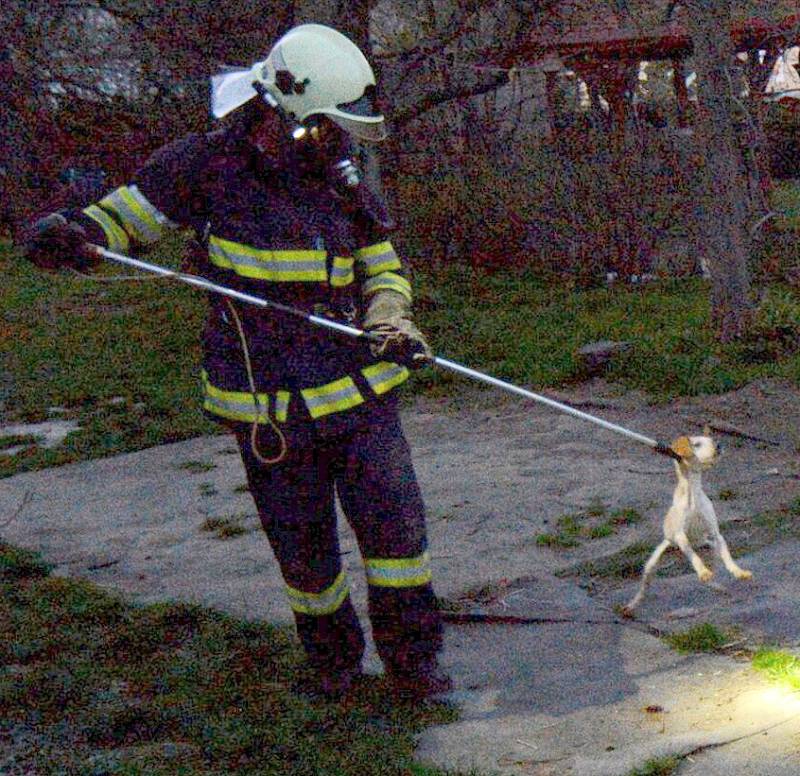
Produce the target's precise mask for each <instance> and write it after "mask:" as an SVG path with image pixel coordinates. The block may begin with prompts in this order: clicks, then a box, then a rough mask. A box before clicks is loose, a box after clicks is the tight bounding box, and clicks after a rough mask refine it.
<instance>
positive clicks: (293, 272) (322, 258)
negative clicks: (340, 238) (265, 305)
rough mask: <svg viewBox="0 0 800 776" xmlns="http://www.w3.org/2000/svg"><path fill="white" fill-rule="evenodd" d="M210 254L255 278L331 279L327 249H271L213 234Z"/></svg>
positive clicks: (217, 262) (214, 260) (223, 264)
mask: <svg viewBox="0 0 800 776" xmlns="http://www.w3.org/2000/svg"><path fill="white" fill-rule="evenodd" d="M208 256H209V259H210V260H211V263H212V264H215V265H216V266H218V267H222V268H223V269H232V270H233V271H234V272H236V273H237V274H238V275H242V276H243V277H248V278H254V279H256V280H268V281H271V282H287V281H288V282H292V281H294V282H298V281H299V282H317V283H324V282H326V281H327V280H328V270H327V266H326V260H327V254H326V253H325V251H313V250H300V251H268V250H263V249H261V248H253V247H251V246H249V245H243V244H241V243H235V242H232V241H231V240H224V239H222V238H221V237H213V236H212V237H211V239H210V240H209V245H208Z"/></svg>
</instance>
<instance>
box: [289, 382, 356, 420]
mask: <svg viewBox="0 0 800 776" xmlns="http://www.w3.org/2000/svg"><path fill="white" fill-rule="evenodd" d="M300 393H301V395H302V397H303V399H304V400H305V402H306V407H308V412H309V414H310V415H311V417H312V418H314V419H316V418H321V417H323V416H324V415H330V414H331V413H332V412H341V411H342V410H348V409H350V408H351V407H356V406H357V405H359V404H361V403H362V402H363V401H364V397H363V396H362V395H361V393H360V392H359V390H358V388H357V387H356V384H355V383H354V382H353V378H352V377H342V378H341V379H340V380H335V381H334V382H332V383H328V384H327V385H321V386H319V387H318V388H303V389H302V390H301V391H300Z"/></svg>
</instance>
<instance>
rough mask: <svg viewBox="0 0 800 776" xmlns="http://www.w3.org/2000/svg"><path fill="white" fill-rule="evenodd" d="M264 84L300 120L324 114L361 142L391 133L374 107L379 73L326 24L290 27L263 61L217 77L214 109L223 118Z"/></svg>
mask: <svg viewBox="0 0 800 776" xmlns="http://www.w3.org/2000/svg"><path fill="white" fill-rule="evenodd" d="M254 84H255V85H258V84H260V85H261V86H262V87H263V88H264V89H265V90H266V91H267V92H268V93H269V94H270V95H271V96H272V97H273V98H274V99H275V101H276V102H277V103H278V105H279V106H280V107H281V109H282V110H283V111H284V112H285V113H286V114H287V115H289V116H291V117H292V118H294V119H295V120H296V121H297V122H299V123H302V122H303V121H305V120H306V119H307V118H309V117H310V116H315V115H319V114H324V115H326V116H329V117H330V119H331V120H332V121H334V122H336V123H337V124H338V125H339V126H340V127H342V129H344V130H346V131H347V132H349V133H351V134H353V135H355V136H356V137H358V138H360V139H362V140H382V139H383V138H384V137H385V136H386V128H385V124H384V118H383V116H382V115H381V114H380V113H378V112H377V111H376V108H375V102H374V98H375V74H374V73H373V71H372V67H371V66H370V64H369V62H368V61H367V58H366V57H365V56H364V54H363V53H362V52H361V49H359V48H358V46H356V45H355V43H353V42H352V41H351V40H350V39H349V38H347V37H345V36H344V35H342V33H340V32H337V31H336V30H334V29H331V28H330V27H326V26H324V25H322V24H302V25H300V26H299V27H295V28H294V29H292V30H289V32H287V33H286V34H285V35H284V36H283V37H282V38H280V40H278V42H277V43H276V44H275V45H274V46H273V47H272V50H271V51H270V52H269V56H267V58H266V59H265V60H264V61H263V62H256V64H255V65H253V66H252V67H251V68H250V69H249V70H244V71H237V72H232V73H226V74H222V75H219V76H215V77H214V78H213V79H212V85H213V90H212V112H213V114H214V116H216V117H217V118H221V117H222V116H225V115H226V114H228V113H230V112H231V111H232V110H234V109H236V108H238V107H239V106H240V105H243V104H244V103H245V102H248V101H249V100H251V99H253V97H255V96H256V94H257V92H256V88H254Z"/></svg>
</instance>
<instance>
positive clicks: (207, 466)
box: [177, 461, 217, 474]
mask: <svg viewBox="0 0 800 776" xmlns="http://www.w3.org/2000/svg"><path fill="white" fill-rule="evenodd" d="M177 468H178V469H181V470H183V471H186V472H190V473H191V474H200V473H203V472H210V471H213V470H214V469H216V468H217V464H215V463H213V462H211V461H184V462H183V463H179V464H178V466H177Z"/></svg>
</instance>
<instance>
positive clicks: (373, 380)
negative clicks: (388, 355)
mask: <svg viewBox="0 0 800 776" xmlns="http://www.w3.org/2000/svg"><path fill="white" fill-rule="evenodd" d="M361 374H362V375H364V377H365V379H366V381H367V382H368V383H369V387H370V388H372V390H373V391H375V393H376V394H378V395H380V394H382V393H386V392H387V391H390V390H391V389H392V388H394V387H396V386H398V385H400V384H401V383H404V382H405V381H406V380H407V379H408V375H409V372H408V369H406V368H405V367H404V366H400V364H395V363H392V362H390V361H380V362H378V363H377V364H372V365H371V366H368V367H364V369H362V370H361Z"/></svg>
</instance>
